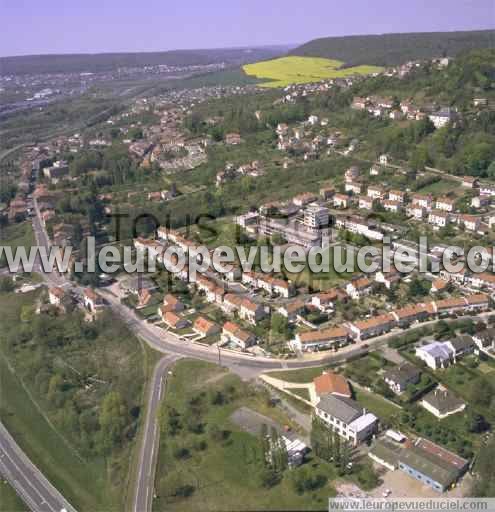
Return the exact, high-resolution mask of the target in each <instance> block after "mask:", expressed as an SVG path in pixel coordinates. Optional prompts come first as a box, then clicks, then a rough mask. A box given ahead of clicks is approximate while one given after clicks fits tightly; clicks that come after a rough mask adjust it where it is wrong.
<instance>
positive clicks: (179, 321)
mask: <svg viewBox="0 0 495 512" xmlns="http://www.w3.org/2000/svg"><path fill="white" fill-rule="evenodd" d="M162 320H163V322H164V323H165V324H166V325H167V326H168V327H169V328H170V329H185V328H186V327H189V325H190V324H191V322H189V320H187V318H183V317H181V316H179V315H177V314H175V313H174V312H173V311H165V313H164V314H163V316H162Z"/></svg>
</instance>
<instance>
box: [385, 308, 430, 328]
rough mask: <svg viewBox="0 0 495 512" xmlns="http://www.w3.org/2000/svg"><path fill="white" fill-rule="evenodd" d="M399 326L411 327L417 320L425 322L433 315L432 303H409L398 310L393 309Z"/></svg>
mask: <svg viewBox="0 0 495 512" xmlns="http://www.w3.org/2000/svg"><path fill="white" fill-rule="evenodd" d="M392 315H393V316H394V318H395V320H396V322H397V325H398V326H399V327H402V328H404V327H409V326H410V325H411V324H413V323H415V322H423V321H424V320H426V319H427V318H428V317H430V316H432V315H433V308H432V306H431V304H424V303H422V304H409V305H407V306H404V307H403V308H400V309H398V310H396V311H392Z"/></svg>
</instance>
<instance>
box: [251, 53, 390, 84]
mask: <svg viewBox="0 0 495 512" xmlns="http://www.w3.org/2000/svg"><path fill="white" fill-rule="evenodd" d="M343 64H344V63H343V62H341V61H339V60H331V59H322V58H317V57H294V56H291V57H281V58H279V59H273V60H267V61H263V62H256V63H254V64H247V65H245V66H244V67H243V69H244V72H245V73H246V74H247V75H250V76H255V77H256V78H264V79H269V80H271V81H269V82H266V83H263V84H260V86H261V87H286V86H287V85H289V84H303V83H309V82H318V81H320V80H324V79H328V78H344V77H347V76H351V75H356V74H358V75H370V74H372V73H377V72H379V71H381V70H382V69H383V68H380V67H378V66H355V67H352V68H342V65H343Z"/></svg>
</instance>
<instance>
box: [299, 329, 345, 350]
mask: <svg viewBox="0 0 495 512" xmlns="http://www.w3.org/2000/svg"><path fill="white" fill-rule="evenodd" d="M348 341H349V333H348V331H347V329H345V328H344V327H331V328H328V329H322V330H315V331H308V332H303V333H298V334H296V337H295V339H294V340H292V341H291V342H290V346H291V348H292V349H293V350H294V351H298V352H315V351H316V352H317V351H319V350H325V349H329V348H338V347H341V346H342V345H345V344H347V342H348Z"/></svg>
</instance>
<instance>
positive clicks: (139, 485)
mask: <svg viewBox="0 0 495 512" xmlns="http://www.w3.org/2000/svg"><path fill="white" fill-rule="evenodd" d="M179 357H180V356H165V357H163V358H162V359H160V361H159V362H158V364H157V365H156V367H155V369H154V371H153V376H152V379H151V382H150V384H149V395H148V403H147V406H146V418H145V423H144V427H143V435H142V440H141V449H140V452H139V467H138V471H137V482H136V490H135V496H134V505H133V511H134V512H147V511H150V510H151V508H152V503H153V494H154V481H155V467H156V460H157V455H158V441H159V439H160V426H159V423H158V414H157V413H158V408H159V405H160V402H161V400H162V398H163V395H164V393H165V386H166V381H167V374H168V372H169V370H170V368H171V367H172V365H173V364H174V363H175V361H177V359H179Z"/></svg>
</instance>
